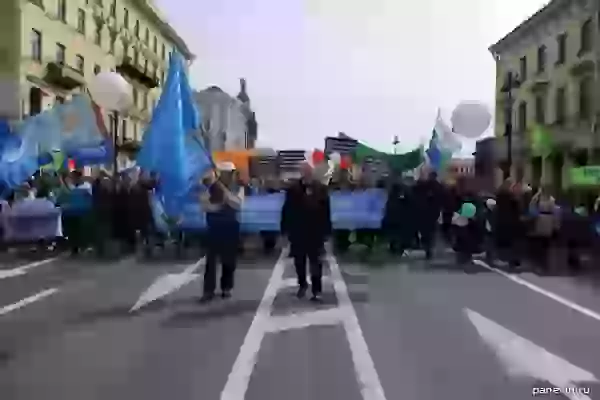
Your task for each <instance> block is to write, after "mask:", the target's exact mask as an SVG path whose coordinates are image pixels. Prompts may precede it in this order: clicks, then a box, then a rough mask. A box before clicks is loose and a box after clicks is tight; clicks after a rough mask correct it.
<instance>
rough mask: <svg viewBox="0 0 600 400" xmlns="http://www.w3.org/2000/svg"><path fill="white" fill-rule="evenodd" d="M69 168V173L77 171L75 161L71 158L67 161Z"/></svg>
mask: <svg viewBox="0 0 600 400" xmlns="http://www.w3.org/2000/svg"><path fill="white" fill-rule="evenodd" d="M67 167H68V168H69V171H73V170H74V169H75V160H73V159H72V158H69V160H68V161H67Z"/></svg>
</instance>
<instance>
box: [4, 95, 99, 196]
mask: <svg viewBox="0 0 600 400" xmlns="http://www.w3.org/2000/svg"><path fill="white" fill-rule="evenodd" d="M15 135H16V138H18V139H16V138H15V140H12V141H4V145H3V147H4V148H3V149H2V153H1V154H0V183H1V184H3V185H5V186H7V187H9V188H13V187H15V186H18V185H20V184H21V183H23V182H24V181H26V180H27V179H29V178H30V177H31V176H32V175H33V174H34V173H35V172H36V171H37V170H38V169H39V167H40V165H41V164H40V163H42V164H45V163H47V162H49V160H51V157H48V155H49V154H51V153H52V152H54V151H57V150H59V151H61V152H64V153H65V154H71V153H76V152H77V151H79V150H80V149H83V148H86V149H94V148H97V147H100V146H103V145H104V143H105V140H106V137H105V136H104V134H103V132H102V131H101V130H100V128H99V126H98V123H97V120H96V115H95V113H94V109H93V106H92V102H91V99H90V98H89V97H88V96H87V95H74V96H73V99H72V100H71V101H69V102H67V103H64V104H59V105H56V106H54V107H53V108H51V109H49V110H47V111H44V112H43V113H41V114H38V115H36V116H34V117H29V118H27V119H26V120H25V121H23V122H22V124H21V125H20V126H18V127H17V129H16V132H15Z"/></svg>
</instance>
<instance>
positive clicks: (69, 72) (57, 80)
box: [44, 62, 85, 90]
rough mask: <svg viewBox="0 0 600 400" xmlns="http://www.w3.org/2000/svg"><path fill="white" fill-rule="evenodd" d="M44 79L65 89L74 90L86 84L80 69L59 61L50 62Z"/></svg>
mask: <svg viewBox="0 0 600 400" xmlns="http://www.w3.org/2000/svg"><path fill="white" fill-rule="evenodd" d="M44 80H45V81H46V82H48V83H50V84H52V85H55V86H58V87H60V88H63V89H65V90H73V89H75V88H77V87H79V86H82V85H84V84H85V78H84V76H83V74H82V73H81V72H80V71H78V70H76V69H75V68H71V67H69V66H67V65H64V64H61V63H57V62H53V63H49V64H48V66H47V67H46V75H45V77H44Z"/></svg>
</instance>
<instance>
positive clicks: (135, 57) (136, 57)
mask: <svg viewBox="0 0 600 400" xmlns="http://www.w3.org/2000/svg"><path fill="white" fill-rule="evenodd" d="M139 63H140V53H138V52H137V51H135V52H134V53H133V65H135V66H137V65H138V64H139Z"/></svg>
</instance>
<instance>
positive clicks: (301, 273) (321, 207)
mask: <svg viewBox="0 0 600 400" xmlns="http://www.w3.org/2000/svg"><path fill="white" fill-rule="evenodd" d="M301 168H302V178H301V179H299V180H298V181H297V182H294V183H293V184H292V185H291V186H290V188H289V189H288V190H287V193H286V197H285V201H284V204H283V208H282V211H281V214H282V215H281V232H282V234H284V235H287V237H288V240H289V242H290V248H291V249H290V250H291V251H290V252H291V255H292V257H293V259H294V266H295V267H296V275H297V277H298V292H297V296H298V298H303V297H304V296H305V295H306V291H307V289H308V282H307V279H306V260H307V259H308V262H309V264H310V280H311V284H312V298H311V300H313V301H319V300H320V298H321V293H322V291H323V288H322V284H321V278H322V275H323V265H322V260H321V256H322V255H323V253H324V250H325V248H324V244H325V242H326V241H327V239H328V237H329V236H330V234H331V209H330V205H329V193H328V190H327V186H326V185H324V184H323V183H321V182H319V181H318V180H316V179H315V177H314V173H313V172H314V171H313V168H312V166H311V165H310V164H309V163H307V162H305V163H303V164H302V167H301Z"/></svg>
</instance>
